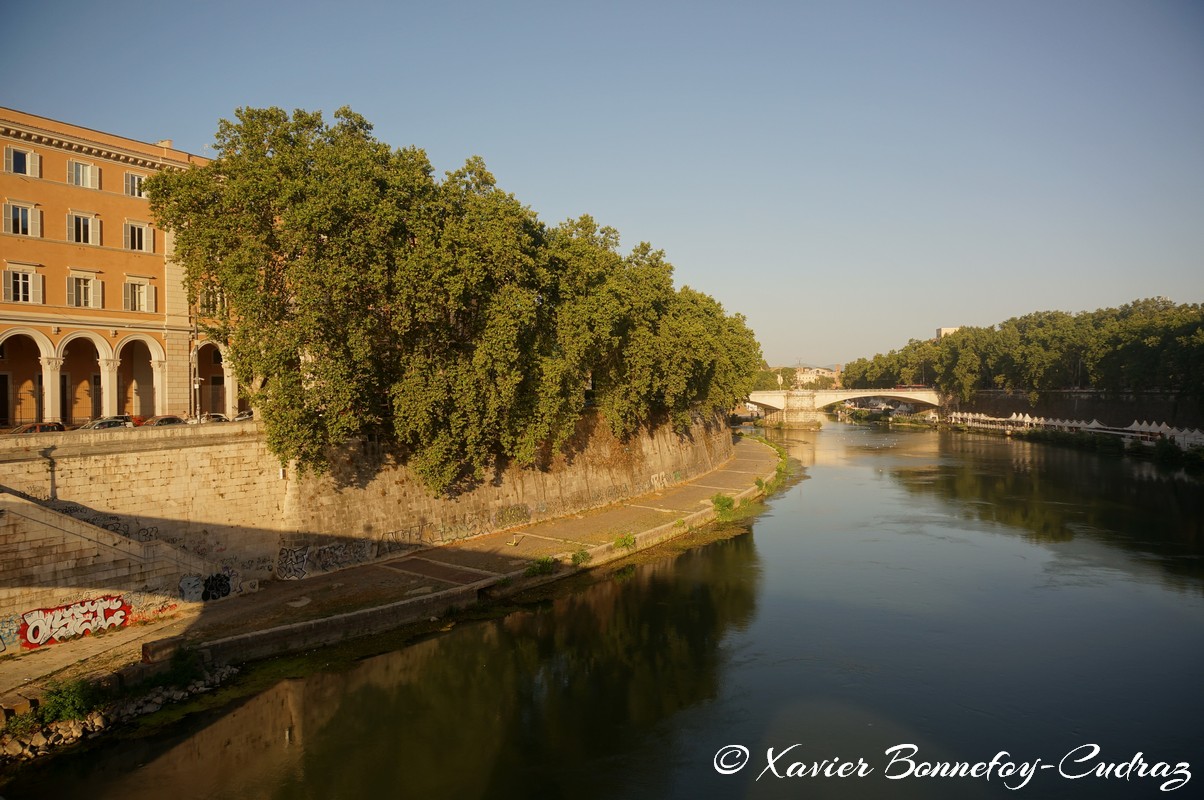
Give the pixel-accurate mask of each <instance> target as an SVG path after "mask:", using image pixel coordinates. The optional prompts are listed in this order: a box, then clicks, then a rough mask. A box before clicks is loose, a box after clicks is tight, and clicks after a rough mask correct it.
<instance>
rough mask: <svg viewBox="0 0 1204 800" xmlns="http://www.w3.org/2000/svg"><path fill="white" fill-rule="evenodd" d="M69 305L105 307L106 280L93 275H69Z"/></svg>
mask: <svg viewBox="0 0 1204 800" xmlns="http://www.w3.org/2000/svg"><path fill="white" fill-rule="evenodd" d="M67 305H69V306H75V307H76V308H104V281H99V280H97V279H96V277H95V276H93V275H76V274H72V275H68V276H67Z"/></svg>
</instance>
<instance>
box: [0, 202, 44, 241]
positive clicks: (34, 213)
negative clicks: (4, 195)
mask: <svg viewBox="0 0 1204 800" xmlns="http://www.w3.org/2000/svg"><path fill="white" fill-rule="evenodd" d="M4 232H5V233H15V234H17V235H18V236H41V235H42V212H41V211H39V210H38V209H37V208H34V206H33V205H32V204H31V203H20V202H16V201H14V202H11V203H5V204H4Z"/></svg>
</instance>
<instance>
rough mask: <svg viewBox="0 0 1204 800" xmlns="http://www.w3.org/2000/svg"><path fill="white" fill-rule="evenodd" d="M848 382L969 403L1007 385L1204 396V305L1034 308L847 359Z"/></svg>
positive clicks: (1032, 396) (1032, 393) (1033, 390)
mask: <svg viewBox="0 0 1204 800" xmlns="http://www.w3.org/2000/svg"><path fill="white" fill-rule="evenodd" d="M841 380H842V382H843V384H844V385H845V386H847V387H849V388H853V389H870V388H888V387H893V386H898V385H903V384H924V385H930V386H934V387H936V388H937V389H938V390H939V391H941V392H942V393H944V394H947V395H952V396H954V397H958V398H960V399H961V400H963V401H964V400H968V399H969V398H970V396H971V395H972V394H973V393H974V392H975V391H976V390H979V389H1005V390H1007V391H1010V392H1015V393H1018V394H1025V395H1027V396H1028V398H1029V400H1030V402H1035V401H1036V400H1037V398H1038V397H1039V396H1040V393H1041V392H1045V391H1051V390H1057V389H1076V388H1085V389H1096V390H1099V391H1105V392H1122V391H1128V390H1133V389H1143V390H1161V391H1167V392H1179V393H1182V394H1185V395H1188V396H1193V397H1197V398H1204V306H1202V305H1199V304H1182V305H1178V304H1175V303H1172V302H1171V301H1170V300H1167V299H1165V298H1157V299H1151V300H1135V301H1134V302H1132V303H1128V304H1126V305H1123V306H1121V307H1120V308H1103V309H1099V310H1097V311H1091V312H1083V313H1080V314H1069V313H1066V312H1063V311H1039V312H1035V313H1032V314H1027V315H1025V316H1023V317H1015V318H1012V319H1009V320H1007V321H1005V322H1001V323H999V324H998V325H992V326H988V327H985V328H976V327H964V328H960V329H959V330H957V331H956V332H955V333H953V334H951V335H948V336H945V337H943V338H941V339H926V340H923V341H921V340H917V339H913V340H912V341H910V342H909V343H908V344H907V345H906V346H905V347H903V348H902V349H900V350H892V351H890V352H889V353H886V354H878V355H876V356H874V357H873V358H869V359H867V358H859V359H857V360H856V361H852V362H850V363H848V364H846V365H845V367H844V372H843V373H842V376H841Z"/></svg>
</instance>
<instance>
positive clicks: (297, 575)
mask: <svg viewBox="0 0 1204 800" xmlns="http://www.w3.org/2000/svg"><path fill="white" fill-rule="evenodd" d="M307 558H309V546H308V545H306V546H305V547H281V548H280V557H279V558H277V559H276V577H277V578H278V579H279V580H282V581H296V580H300V579H301V578H304V577H305V560H306V559H307Z"/></svg>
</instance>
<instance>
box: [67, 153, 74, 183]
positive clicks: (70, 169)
mask: <svg viewBox="0 0 1204 800" xmlns="http://www.w3.org/2000/svg"><path fill="white" fill-rule="evenodd" d="M67 183H69V184H71V185H72V186H74V185H75V162H74V161H72V160H71V159H67Z"/></svg>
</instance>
